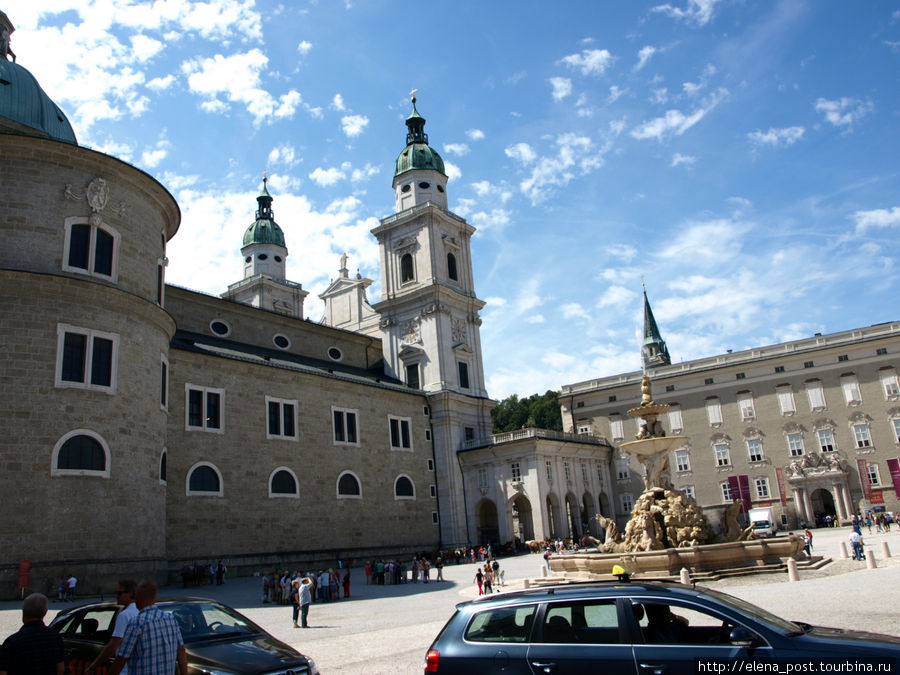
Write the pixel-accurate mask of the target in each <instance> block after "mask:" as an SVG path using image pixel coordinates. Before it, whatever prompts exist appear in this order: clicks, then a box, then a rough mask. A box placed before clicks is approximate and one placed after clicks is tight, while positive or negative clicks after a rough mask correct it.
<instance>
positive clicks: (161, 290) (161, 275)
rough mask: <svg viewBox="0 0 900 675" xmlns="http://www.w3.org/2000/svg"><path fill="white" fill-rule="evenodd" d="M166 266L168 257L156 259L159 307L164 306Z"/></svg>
mask: <svg viewBox="0 0 900 675" xmlns="http://www.w3.org/2000/svg"><path fill="white" fill-rule="evenodd" d="M114 246H115V244H114ZM168 266H169V259H168V258H157V259H156V283H157V284H158V286H157V289H156V301H157V303H158V304H159V306H160V307H165V306H166V267H168Z"/></svg>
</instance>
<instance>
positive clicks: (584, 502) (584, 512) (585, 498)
mask: <svg viewBox="0 0 900 675" xmlns="http://www.w3.org/2000/svg"><path fill="white" fill-rule="evenodd" d="M596 512H597V511H596V510H595V509H594V498H593V497H592V496H591V495H590V493H588V492H585V493H584V494H583V495H582V496H581V525H582V530H583V532H584V534H591V535H594V536H596V533H597V526H596V522H597V521H596V520H595V519H594V514H595V513H596Z"/></svg>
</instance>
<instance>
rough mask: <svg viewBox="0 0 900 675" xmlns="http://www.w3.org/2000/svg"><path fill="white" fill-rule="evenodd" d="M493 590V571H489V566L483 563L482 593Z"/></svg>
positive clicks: (486, 593) (487, 593)
mask: <svg viewBox="0 0 900 675" xmlns="http://www.w3.org/2000/svg"><path fill="white" fill-rule="evenodd" d="M493 592H494V573H493V572H491V566H490V565H488V564H486V563H485V566H484V594H485V595H489V594H490V593H493Z"/></svg>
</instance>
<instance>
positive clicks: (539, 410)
mask: <svg viewBox="0 0 900 675" xmlns="http://www.w3.org/2000/svg"><path fill="white" fill-rule="evenodd" d="M491 419H492V421H493V425H494V433H495V434H499V433H502V432H504V431H513V430H514V429H521V428H522V427H523V426H534V427H537V428H539V429H551V430H553V431H562V415H561V413H560V410H559V394H558V392H555V391H552V390H549V391H547V392H546V393H545V394H543V395H541V394H532V395H531V396H528V397H527V398H519V397H518V396H517V395H516V394H513V395H512V396H508V397H507V398H505V399H503V400H502V401H500V403H498V404H497V407H496V408H494V410H493V411H492V412H491Z"/></svg>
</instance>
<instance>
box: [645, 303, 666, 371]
mask: <svg viewBox="0 0 900 675" xmlns="http://www.w3.org/2000/svg"><path fill="white" fill-rule="evenodd" d="M641 360H642V362H643V364H644V366H645V367H646V366H668V365H669V364H670V363H671V362H672V361H671V359H670V358H669V350H668V348H667V347H666V341H665V340H663V339H662V335H660V333H659V327H658V326H657V325H656V319H655V318H653V310H652V309H650V301H649V300H648V299H647V288H646V287H644V344H643V345H642V348H641Z"/></svg>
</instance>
